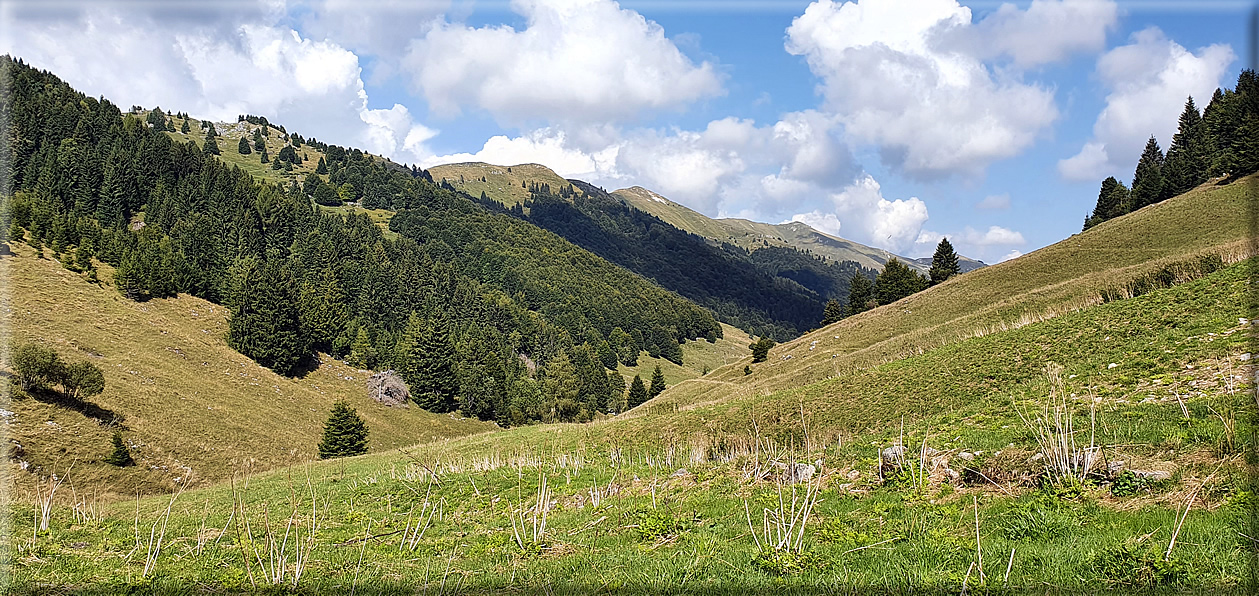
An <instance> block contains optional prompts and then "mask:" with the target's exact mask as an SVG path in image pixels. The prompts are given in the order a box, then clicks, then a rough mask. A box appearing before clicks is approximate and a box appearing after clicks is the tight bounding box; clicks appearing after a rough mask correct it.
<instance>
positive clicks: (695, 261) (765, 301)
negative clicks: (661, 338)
mask: <svg viewBox="0 0 1259 596" xmlns="http://www.w3.org/2000/svg"><path fill="white" fill-rule="evenodd" d="M428 173H429V175H430V176H432V177H433V179H434V180H440V181H441V182H442V184H445V185H449V186H450V187H452V188H454V189H456V190H458V191H459V192H465V193H467V194H468V195H469V196H471V197H473V198H476V199H478V200H479V201H481V202H482V203H483V204H484V205H486V206H487V207H490V208H495V207H497V208H503V209H504V210H505V211H506V212H508V213H511V214H513V215H515V216H516V217H518V218H520V219H523V220H525V221H528V222H530V223H533V224H535V225H537V226H540V227H542V228H545V229H547V230H550V231H551V232H554V233H556V234H558V235H560V236H562V237H564V238H565V239H567V240H569V241H570V242H573V243H574V244H577V245H579V246H581V247H583V248H585V249H587V250H590V251H591V252H594V253H595V254H598V255H599V256H601V257H603V258H605V259H608V260H609V261H612V262H613V263H616V264H618V265H620V266H622V267H625V268H626V269H629V270H631V271H634V272H636V273H638V274H640V275H643V276H644V277H647V278H649V279H652V280H654V281H656V282H657V283H659V284H660V285H662V286H664V287H666V288H668V289H670V290H673V291H675V292H678V293H679V294H681V295H683V296H685V297H687V298H688V299H690V300H692V301H694V302H696V303H698V304H701V305H703V306H705V307H707V308H709V309H711V310H712V311H713V312H714V313H716V315H717V316H718V318H720V319H721V320H722V321H724V322H726V323H729V324H731V325H735V326H737V327H740V328H743V329H746V330H748V331H749V332H751V333H754V334H757V335H767V336H770V337H774V338H776V339H788V338H791V337H794V336H795V335H797V334H799V333H800V332H801V331H803V330H805V329H809V328H812V327H813V326H814V325H816V323H817V321H818V320H819V319H821V316H822V310H823V307H824V305H825V302H826V300H828V299H832V298H834V299H838V300H840V301H841V302H842V301H846V300H847V298H848V284H849V280H850V279H851V277H852V275H853V274H854V273H857V272H859V271H860V272H862V273H863V274H864V275H867V276H869V277H873V275H874V271H873V269H872V267H865V268H864V269H863V268H862V266H861V265H860V264H858V263H856V262H853V261H833V260H825V259H822V258H820V257H817V256H816V255H814V254H810V253H808V252H806V251H803V250H801V249H799V248H796V247H793V246H790V245H788V244H786V243H781V242H779V243H776V244H775V245H773V246H772V247H770V248H765V247H763V246H760V245H757V246H756V247H755V248H758V249H761V250H756V251H754V252H753V251H749V250H748V249H747V248H746V247H739V246H735V245H733V244H729V243H724V244H723V243H721V242H713V241H712V240H711V239H709V238H706V237H704V236H702V235H697V234H695V233H694V231H693V230H684V229H679V228H677V227H676V226H674V225H672V224H669V223H668V222H665V221H662V220H661V219H660V218H658V217H656V216H654V215H652V214H650V213H647V212H645V211H644V210H642V209H639V208H637V207H635V206H633V205H627V204H626V202H625V201H624V200H623V199H622V198H620V197H617V196H614V195H611V194H609V193H607V192H606V191H604V190H603V189H601V188H598V187H595V186H593V185H590V184H588V183H586V182H582V181H580V180H564V179H562V178H559V176H558V175H556V174H555V173H554V172H551V171H550V170H548V169H546V168H544V167H542V166H538V165H535V164H526V165H516V166H496V165H489V164H483V163H463V164H450V165H443V166H434V167H433V168H431V169H430V170H429V171H428ZM695 215H697V216H698V214H695ZM701 217H702V216H701ZM749 223H750V222H749ZM866 260H867V261H868V262H869V263H871V264H872V265H873V264H875V263H876V262H875V261H873V260H870V259H866Z"/></svg>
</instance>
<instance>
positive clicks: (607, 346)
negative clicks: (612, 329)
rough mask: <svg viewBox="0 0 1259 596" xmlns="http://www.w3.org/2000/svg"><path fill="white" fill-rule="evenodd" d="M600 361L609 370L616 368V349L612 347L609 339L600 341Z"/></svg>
mask: <svg viewBox="0 0 1259 596" xmlns="http://www.w3.org/2000/svg"><path fill="white" fill-rule="evenodd" d="M598 353H599V362H601V363H603V367H604V368H606V369H608V370H616V363H617V357H616V350H613V349H612V343H611V342H609V341H608V340H606V339H605V340H603V341H601V342H599V349H598Z"/></svg>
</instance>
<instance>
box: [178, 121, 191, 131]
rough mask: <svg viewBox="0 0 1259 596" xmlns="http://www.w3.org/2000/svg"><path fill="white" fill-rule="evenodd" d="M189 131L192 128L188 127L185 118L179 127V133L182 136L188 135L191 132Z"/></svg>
mask: <svg viewBox="0 0 1259 596" xmlns="http://www.w3.org/2000/svg"><path fill="white" fill-rule="evenodd" d="M191 131H192V127H191V126H188V119H187V118H185V119H184V124H183V126H180V127H179V132H181V133H183V134H188V133H189V132H191Z"/></svg>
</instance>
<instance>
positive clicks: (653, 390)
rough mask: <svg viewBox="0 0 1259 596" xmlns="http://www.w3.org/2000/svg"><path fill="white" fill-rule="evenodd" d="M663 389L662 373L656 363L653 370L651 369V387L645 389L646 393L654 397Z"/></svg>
mask: <svg viewBox="0 0 1259 596" xmlns="http://www.w3.org/2000/svg"><path fill="white" fill-rule="evenodd" d="M664 390H665V384H664V373H663V372H661V370H660V365H659V364H657V365H656V368H655V370H652V371H651V387H650V388H648V389H647V394H648V395H650V396H651V397H653V398H654V397H656V396H657V395H660V393H661V392H663V391H664Z"/></svg>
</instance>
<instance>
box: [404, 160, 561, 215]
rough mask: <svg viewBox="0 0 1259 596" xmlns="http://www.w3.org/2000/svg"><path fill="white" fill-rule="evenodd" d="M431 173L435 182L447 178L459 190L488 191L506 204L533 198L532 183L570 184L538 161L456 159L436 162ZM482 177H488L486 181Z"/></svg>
mask: <svg viewBox="0 0 1259 596" xmlns="http://www.w3.org/2000/svg"><path fill="white" fill-rule="evenodd" d="M428 173H429V175H430V176H432V177H433V181H434V182H437V183H439V184H440V183H441V181H442V180H443V179H444V180H446V182H449V183H450V185H451V186H453V187H455V190H459V191H463V192H466V193H468V194H469V195H472V196H473V197H479V196H481V193H482V192H484V193H485V194H486V196H488V197H490V198H492V199H494V200H496V201H498V202H500V203H502V204H503V205H504V206H506V207H511V206H512V205H517V204H520V203H524V202H525V200H526V199H528V198H529V189H528V188H527V187H528V185H530V184H535V183H536V184H547V185H549V186H550V187H551V191H552V192H556V193H558V192H559V191H560V189H561V188H563V187H566V186H568V185H569V182H568V181H567V180H565V179H564V178H563V177H561V176H560V175H559V174H556V173H555V172H553V171H551V169H550V168H548V167H546V166H541V165H538V164H536V163H526V164H517V165H514V166H496V165H492V164H487V163H481V162H470V163H452V164H445V165H440V166H433V167H431V168H429V169H428ZM482 178H484V179H485V180H484V181H482Z"/></svg>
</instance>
